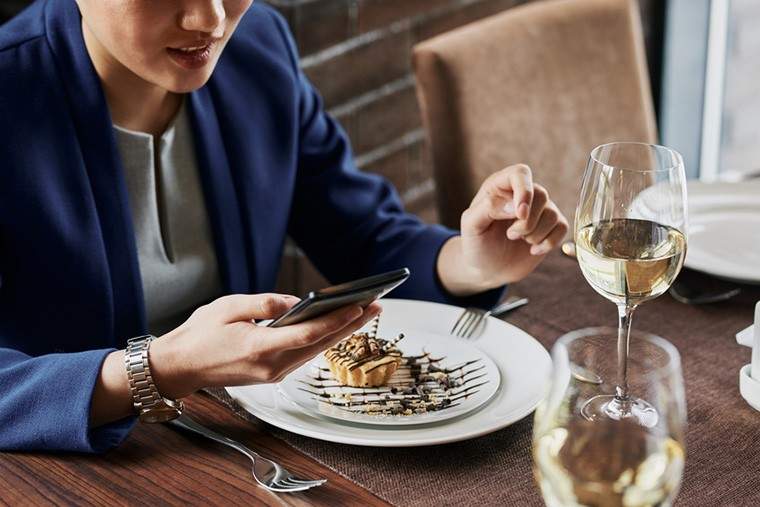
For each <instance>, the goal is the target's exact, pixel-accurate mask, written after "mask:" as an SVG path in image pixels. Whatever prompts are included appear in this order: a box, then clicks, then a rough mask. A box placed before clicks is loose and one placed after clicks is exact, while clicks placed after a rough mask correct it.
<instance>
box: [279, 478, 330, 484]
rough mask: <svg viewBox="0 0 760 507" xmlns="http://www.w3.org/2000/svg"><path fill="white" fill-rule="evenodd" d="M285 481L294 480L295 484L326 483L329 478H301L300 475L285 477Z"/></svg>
mask: <svg viewBox="0 0 760 507" xmlns="http://www.w3.org/2000/svg"><path fill="white" fill-rule="evenodd" d="M283 481H288V482H292V483H293V484H296V485H299V484H324V483H326V482H327V479H314V480H309V479H301V478H299V477H286V478H285V479H283Z"/></svg>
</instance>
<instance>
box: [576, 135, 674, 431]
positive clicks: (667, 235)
mask: <svg viewBox="0 0 760 507" xmlns="http://www.w3.org/2000/svg"><path fill="white" fill-rule="evenodd" d="M575 247H576V255H577V258H578V263H579V264H580V267H581V271H582V272H583V276H584V277H585V278H586V280H587V281H588V283H589V284H591V287H593V288H594V290H596V291H597V292H598V293H599V294H601V295H602V296H604V297H605V298H607V299H609V300H610V301H612V302H613V303H615V304H616V305H617V307H618V336H617V350H618V355H617V361H616V362H617V365H618V376H617V386H616V389H615V392H614V393H611V394H609V395H607V394H605V395H599V396H598V397H596V398H592V399H590V400H588V403H587V404H586V406H585V407H584V409H583V415H584V416H585V417H586V418H587V419H595V418H600V417H606V418H612V419H623V418H631V419H633V420H635V421H636V422H638V423H639V424H642V425H644V426H654V425H656V424H657V418H658V414H657V411H656V410H655V409H654V407H652V405H651V404H650V403H648V402H647V401H646V400H645V399H643V398H641V397H638V396H636V393H633V394H632V393H630V392H629V386H628V375H627V364H628V356H629V347H630V332H631V318H632V316H633V312H634V310H635V309H636V307H637V306H638V305H640V304H641V303H643V302H645V301H649V300H650V299H654V298H656V297H657V296H659V295H660V294H662V293H663V292H665V291H666V290H667V289H668V288H669V287H670V285H671V284H672V283H673V280H674V279H675V278H676V276H677V275H678V273H679V271H680V270H681V266H682V265H683V259H684V256H685V255H686V176H685V173H684V166H683V159H682V158H681V155H680V154H678V153H677V152H676V151H674V150H671V149H670V148H666V147H664V146H657V145H652V144H644V143H610V144H604V145H601V146H598V147H596V148H594V150H593V151H592V152H591V155H590V157H589V161H588V165H587V167H586V172H585V174H584V176H583V188H582V190H581V198H580V202H579V203H578V209H577V210H576V213H575Z"/></svg>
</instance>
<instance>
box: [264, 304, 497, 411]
mask: <svg viewBox="0 0 760 507" xmlns="http://www.w3.org/2000/svg"><path fill="white" fill-rule="evenodd" d="M384 320H385V319H384V318H381V319H380V326H379V328H378V336H379V337H381V338H385V339H392V338H394V337H395V336H396V335H397V333H395V332H393V331H390V330H389V329H388V326H386V325H385V322H384ZM403 333H404V339H403V340H401V341H400V342H399V343H398V345H397V347H398V348H399V350H401V352H402V353H403V354H404V356H405V357H409V356H416V357H417V358H418V359H416V360H411V362H414V363H424V364H422V367H423V368H426V367H427V366H428V365H427V359H428V358H433V359H440V361H436V362H435V363H434V365H435V366H436V367H438V368H441V369H445V370H448V371H449V372H450V373H448V375H447V376H448V378H449V379H450V380H451V381H452V383H453V384H452V385H451V386H450V387H449V388H440V389H436V391H435V394H434V396H439V397H440V398H439V399H443V398H447V399H448V400H449V403H448V404H446V405H441V408H440V409H439V410H435V411H429V412H422V413H412V414H409V415H393V414H384V413H376V414H368V413H363V412H364V411H366V410H367V409H368V408H374V409H387V408H388V407H389V404H394V405H396V406H398V403H399V401H396V400H400V399H401V398H406V399H407V400H408V399H412V398H417V397H418V394H417V392H416V391H415V392H413V393H412V392H410V393H408V394H406V395H405V394H404V389H405V387H408V385H409V383H410V382H409V381H408V380H405V379H410V378H411V374H410V367H409V366H408V365H402V366H401V367H400V368H399V370H397V371H396V373H394V374H393V376H392V377H391V378H390V380H389V382H388V386H387V387H377V388H355V387H347V386H339V384H338V383H337V381H335V380H334V379H333V376H332V374H331V373H330V370H329V369H328V367H327V360H326V359H325V357H324V355H323V354H319V355H318V356H317V357H315V358H314V359H313V360H312V361H310V362H308V363H306V364H304V365H303V366H301V367H300V368H298V369H297V370H294V371H293V372H292V373H290V374H289V375H288V376H287V377H285V379H284V380H283V381H282V382H280V383H279V384H278V388H279V391H280V393H281V394H282V395H283V396H284V397H285V398H286V399H288V400H290V401H292V402H293V403H295V404H296V405H297V406H298V407H300V408H301V409H302V410H304V411H305V412H306V413H308V414H310V415H314V416H320V415H322V416H326V417H330V418H334V419H339V420H341V421H348V422H352V423H357V424H371V425H383V426H399V425H410V424H429V423H435V422H440V421H445V420H447V419H453V418H455V417H460V416H462V415H464V414H466V413H468V412H472V411H473V410H476V409H478V408H480V407H481V406H483V405H484V404H485V403H487V402H488V400H490V399H491V398H492V397H493V395H494V394H496V392H497V391H498V390H499V384H500V383H501V375H500V374H499V369H498V367H497V366H496V364H495V363H494V362H493V361H492V360H491V359H490V358H489V357H488V356H487V355H485V354H484V353H483V352H482V351H481V350H480V349H478V348H477V347H476V346H475V345H474V344H475V343H476V342H472V341H469V340H461V339H458V338H455V337H453V336H447V335H441V334H435V333H430V332H426V331H419V330H415V329H411V328H407V329H405V330H404V331H403ZM420 356H424V357H420ZM322 379H329V380H322ZM420 385H421V386H422V387H431V386H436V387H437V383H435V382H429V383H427V384H424V385H423V384H420ZM390 386H395V391H391V390H390ZM323 395H327V396H328V397H325V396H323ZM328 400H331V401H332V403H329V402H328ZM349 400H350V401H351V406H345V404H346V402H348V401H349ZM338 404H340V405H338Z"/></svg>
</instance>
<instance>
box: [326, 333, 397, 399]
mask: <svg viewBox="0 0 760 507" xmlns="http://www.w3.org/2000/svg"><path fill="white" fill-rule="evenodd" d="M375 329H376V328H375ZM373 331H375V330H373ZM403 337H404V335H403V334H401V335H399V336H398V338H396V339H395V340H393V341H392V342H391V341H388V340H383V339H381V338H377V337H376V336H375V334H374V332H372V333H356V334H353V335H351V336H349V337H348V338H346V339H345V340H343V341H341V342H339V343H338V344H337V345H335V346H333V347H331V348H329V349H327V351H326V352H325V358H326V359H327V363H328V366H329V368H330V371H331V372H332V374H333V376H334V377H335V380H337V381H338V382H340V383H341V384H343V385H347V386H351V387H378V386H382V385H385V384H386V383H387V382H388V380H389V379H390V378H391V376H392V375H393V373H394V372H395V371H396V370H397V369H398V367H399V366H400V365H401V362H402V359H401V351H400V350H399V349H398V348H397V347H396V343H398V341H399V340H401V339H402V338H403Z"/></svg>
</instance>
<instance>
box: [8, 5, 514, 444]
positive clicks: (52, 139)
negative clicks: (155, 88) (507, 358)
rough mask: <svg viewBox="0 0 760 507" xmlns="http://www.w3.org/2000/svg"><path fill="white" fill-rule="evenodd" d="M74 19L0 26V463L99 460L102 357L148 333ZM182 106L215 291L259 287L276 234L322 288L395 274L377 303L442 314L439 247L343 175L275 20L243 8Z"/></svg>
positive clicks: (122, 198)
mask: <svg viewBox="0 0 760 507" xmlns="http://www.w3.org/2000/svg"><path fill="white" fill-rule="evenodd" d="M80 22H81V19H80V15H79V11H78V9H77V7H76V5H75V3H74V0H47V1H45V0H40V1H38V2H37V3H35V4H34V5H32V6H31V7H30V8H29V9H28V10H26V11H25V12H24V13H22V14H21V15H20V16H19V17H17V18H16V19H14V20H12V21H11V22H9V23H8V24H6V25H5V26H3V28H2V29H0V449H2V450H14V449H47V450H73V451H84V452H99V451H104V450H106V449H108V448H110V447H112V446H115V445H117V444H118V443H119V442H121V441H122V440H123V439H124V438H125V436H126V435H127V433H128V431H129V429H130V428H131V427H132V424H133V423H134V418H132V417H130V418H127V419H124V420H122V421H118V422H116V423H113V424H109V425H106V426H102V427H100V428H96V429H90V428H89V425H88V415H89V406H90V401H91V395H92V390H93V386H94V384H95V381H96V379H97V375H98V372H99V370H100V367H101V363H102V361H103V359H104V358H105V356H106V355H107V354H108V353H110V352H111V351H113V350H115V349H116V348H122V347H124V345H125V341H126V339H127V338H128V337H130V336H136V335H140V334H144V333H146V332H148V331H149V330H148V329H146V319H145V308H144V299H143V293H142V286H141V280H140V274H139V266H138V262H137V253H136V245H135V239H134V232H133V229H132V223H131V215H130V211H129V206H128V201H127V199H128V196H127V192H126V187H125V183H124V178H123V174H122V167H121V162H120V159H119V156H118V153H117V148H116V145H115V140H114V138H113V134H112V128H111V125H112V123H111V118H110V115H109V110H108V107H107V105H106V102H105V98H104V95H103V91H102V88H101V84H100V81H99V79H98V77H97V75H96V73H95V71H94V69H93V67H92V64H91V61H90V59H89V56H88V54H87V51H86V50H85V46H84V43H83V39H82V33H81V25H80ZM188 103H189V106H190V107H189V109H190V112H191V118H192V124H193V129H194V135H195V144H196V150H197V158H198V167H199V171H200V174H201V181H202V185H203V190H204V193H205V199H206V204H207V207H208V213H209V218H210V222H211V226H212V229H213V235H214V245H215V248H216V252H217V257H218V262H219V269H220V273H221V277H222V282H223V286H224V290H225V291H226V292H227V293H258V292H266V291H271V290H272V289H273V287H274V285H275V276H276V274H277V271H278V264H279V259H280V256H281V253H282V248H283V242H284V240H285V236H286V235H287V234H289V235H290V236H292V237H293V238H294V240H295V241H296V242H297V243H298V245H299V246H300V247H301V248H302V249H303V250H304V251H305V252H306V253H307V255H308V256H309V257H310V258H311V259H312V260H313V261H314V262H315V264H316V266H317V267H318V268H319V270H320V271H321V272H322V273H324V274H325V275H326V276H327V278H328V279H330V280H331V281H333V282H340V281H345V280H348V279H352V278H357V277H360V276H365V275H369V274H373V273H378V272H383V271H386V270H390V269H396V268H398V267H401V266H408V267H409V268H410V269H411V272H412V276H411V277H410V279H409V280H408V281H407V283H406V284H404V285H402V286H401V287H400V288H398V289H397V290H396V291H395V292H394V294H393V295H394V296H396V297H409V298H423V299H428V300H434V301H443V302H447V301H449V302H451V301H453V300H452V298H450V297H449V296H448V295H447V294H446V293H445V291H444V290H443V289H442V287H441V285H440V282H439V281H438V279H437V277H436V272H435V260H436V257H437V254H438V251H439V249H440V247H441V245H442V244H443V243H444V242H445V241H446V240H447V239H448V238H449V237H451V236H452V235H453V234H455V233H454V232H453V231H450V230H447V229H444V228H442V227H439V226H427V225H424V224H422V223H421V222H420V221H419V220H418V219H417V218H415V217H413V216H411V215H408V214H405V213H404V212H403V210H402V208H401V205H400V203H399V199H398V196H397V195H396V193H395V191H394V190H393V189H392V188H391V187H390V186H389V185H388V184H387V183H386V182H385V181H384V180H383V179H382V178H380V177H378V176H375V175H370V174H366V173H361V172H359V171H357V170H356V168H355V167H354V165H353V161H352V154H351V150H350V147H349V144H348V141H347V138H346V135H345V134H344V132H343V130H342V129H341V128H340V126H339V125H338V124H337V123H336V122H335V121H334V120H333V119H332V118H330V117H329V116H328V115H327V114H326V113H325V112H324V110H323V108H322V104H321V101H320V98H319V96H318V95H317V93H316V92H315V90H314V89H313V88H312V86H311V85H310V84H309V82H308V81H307V79H306V78H305V76H304V75H303V73H302V72H301V71H300V70H299V66H298V55H297V52H296V49H295V45H294V43H293V40H292V38H291V36H290V33H289V32H288V29H287V25H286V24H285V22H284V21H283V20H282V19H281V18H280V17H279V16H278V15H277V14H276V12H274V11H273V10H271V9H269V8H267V7H266V6H264V5H261V4H259V3H256V4H255V5H254V6H253V7H252V8H251V9H250V10H249V12H248V13H247V14H246V15H245V17H244V19H243V20H242V22H241V23H240V25H239V27H238V29H237V31H236V33H235V35H234V36H233V37H232V39H231V40H230V42H229V44H228V46H227V48H226V49H225V51H224V54H223V55H222V57H221V59H220V61H219V64H218V66H217V68H216V70H215V72H214V74H213V77H212V78H211V80H210V81H209V82H208V83H207V85H206V86H204V87H203V88H201V89H200V90H198V91H196V92H193V93H191V94H190V97H189V102H188ZM498 294H499V291H491V292H490V293H487V294H484V295H481V296H480V297H477V298H475V299H474V300H471V301H468V303H476V304H480V305H481V306H488V305H489V304H491V303H493V302H495V300H496V298H497V297H498ZM458 302H460V303H461V301H458Z"/></svg>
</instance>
